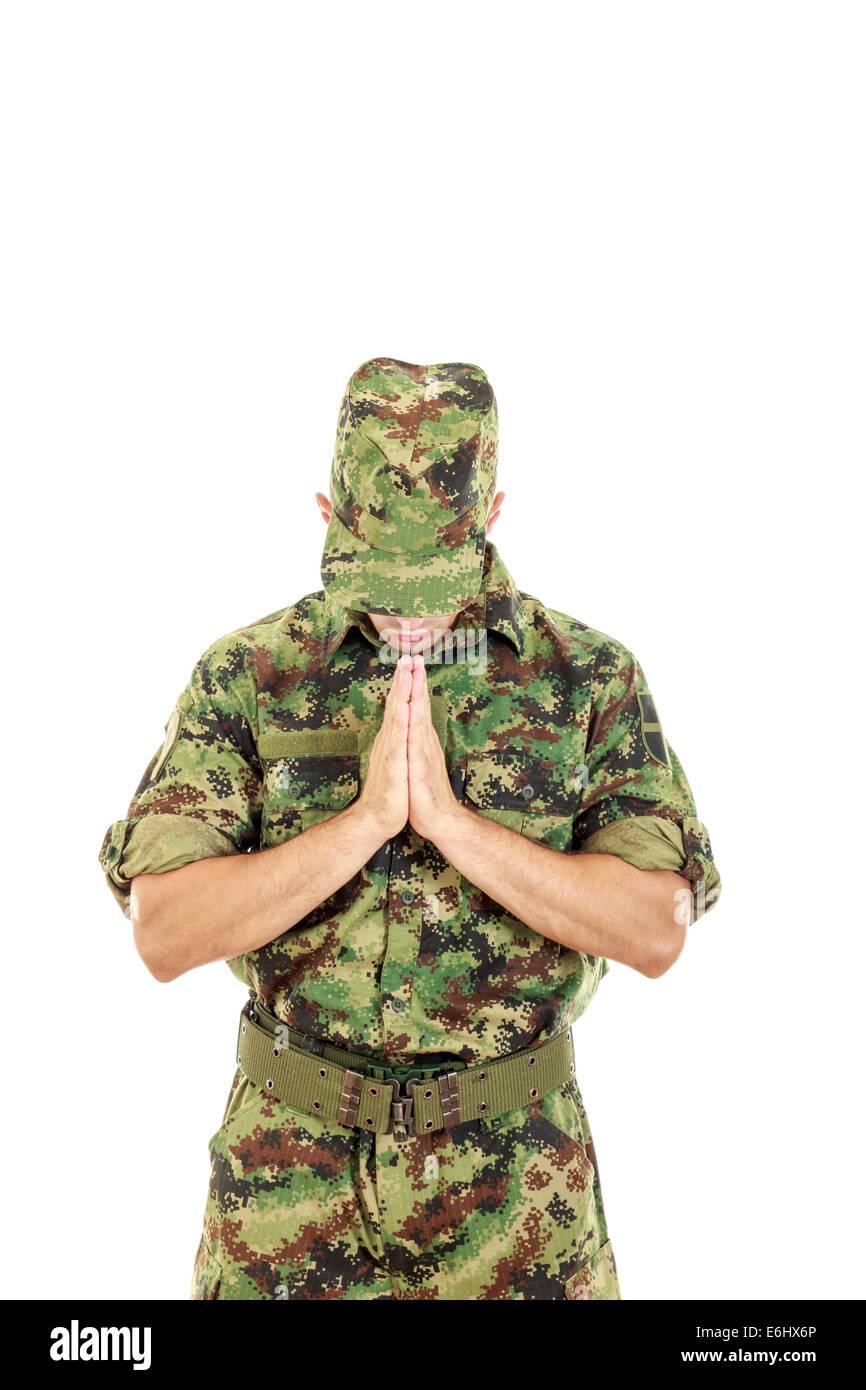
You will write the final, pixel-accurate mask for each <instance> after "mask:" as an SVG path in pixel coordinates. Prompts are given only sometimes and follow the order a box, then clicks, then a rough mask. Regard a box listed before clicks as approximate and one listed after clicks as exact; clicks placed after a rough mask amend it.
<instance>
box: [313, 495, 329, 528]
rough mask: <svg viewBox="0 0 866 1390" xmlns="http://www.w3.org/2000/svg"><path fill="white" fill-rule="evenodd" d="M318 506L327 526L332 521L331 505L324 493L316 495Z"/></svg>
mask: <svg viewBox="0 0 866 1390" xmlns="http://www.w3.org/2000/svg"><path fill="white" fill-rule="evenodd" d="M316 505H317V507H318V508H319V511H320V512H321V513H322V520H323V521H324V523H325V525H327V524H328V522H329V521H330V520H331V510H332V509H331V504H330V502H329V501H328V499H327V497H326V496H325V494H324V493H323V492H317V493H316Z"/></svg>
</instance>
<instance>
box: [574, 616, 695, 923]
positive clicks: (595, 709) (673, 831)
mask: <svg viewBox="0 0 866 1390" xmlns="http://www.w3.org/2000/svg"><path fill="white" fill-rule="evenodd" d="M583 774H584V775H583V791H582V796H581V799H580V804H579V810H578V814H577V816H576V818H575V824H574V841H573V847H574V849H576V850H579V851H581V852H582V853H586V854H615V855H617V856H618V857H619V858H620V859H624V860H626V861H627V862H628V863H629V864H633V865H634V866H635V868H638V869H671V870H673V871H674V872H675V873H678V874H681V875H682V876H683V877H684V878H687V879H688V880H689V882H690V884H691V886H692V890H693V896H694V915H695V916H701V915H703V913H704V912H706V911H708V910H709V908H711V907H712V906H713V905H714V904H715V903H716V902H717V901H718V898H719V894H720V893H721V878H720V875H719V871H718V868H717V867H716V863H715V860H714V858H713V851H712V846H711V844H710V837H709V833H708V831H707V828H706V826H705V825H704V824H703V823H702V822H701V821H700V820H699V819H698V815H697V810H696V808H695V802H694V797H693V796H692V791H691V787H690V786H689V783H688V780H687V779H686V775H685V773H684V771H683V768H682V765H681V763H680V761H679V759H678V758H677V756H676V754H675V753H674V751H673V749H672V748H671V747H670V745H669V744H668V743H667V740H666V739H665V736H664V733H663V732H662V728H661V723H660V721H659V717H658V714H657V711H656V708H655V702H654V701H653V698H652V696H651V694H650V691H649V688H648V686H647V683H646V679H645V677H644V674H643V671H642V670H641V668H640V666H639V665H638V663H637V662H636V661H635V659H634V657H633V656H631V654H630V653H629V652H627V651H626V650H625V649H624V648H622V647H620V646H619V644H617V643H608V644H606V645H605V647H604V649H603V650H602V651H601V652H600V654H599V659H598V660H597V662H596V667H595V672H594V679H593V700H592V711H591V715H590V723H589V729H588V733H587V745H586V756H585V763H584V768H583Z"/></svg>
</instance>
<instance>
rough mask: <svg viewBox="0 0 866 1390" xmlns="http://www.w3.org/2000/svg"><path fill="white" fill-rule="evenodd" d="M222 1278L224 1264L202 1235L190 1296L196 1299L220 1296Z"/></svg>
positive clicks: (210, 1298)
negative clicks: (221, 1263)
mask: <svg viewBox="0 0 866 1390" xmlns="http://www.w3.org/2000/svg"><path fill="white" fill-rule="evenodd" d="M221 1278H222V1266H221V1265H220V1262H219V1260H218V1259H217V1258H216V1256H215V1255H214V1253H213V1251H212V1250H211V1248H210V1246H209V1245H208V1243H207V1241H206V1240H205V1238H204V1236H202V1238H201V1240H200V1241H199V1243H198V1250H197V1251H196V1257H195V1265H194V1267H193V1274H192V1289H191V1291H190V1297H191V1298H193V1299H196V1300H198V1299H203V1300H212V1299H217V1298H219V1287H220V1279H221Z"/></svg>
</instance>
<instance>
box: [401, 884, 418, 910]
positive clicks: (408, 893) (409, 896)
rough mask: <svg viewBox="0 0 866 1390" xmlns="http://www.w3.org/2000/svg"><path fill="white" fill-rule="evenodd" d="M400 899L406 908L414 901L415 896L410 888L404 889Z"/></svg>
mask: <svg viewBox="0 0 866 1390" xmlns="http://www.w3.org/2000/svg"><path fill="white" fill-rule="evenodd" d="M400 897H401V898H402V899H403V901H404V903H405V904H406V906H407V907H408V906H409V904H410V903H413V902H414V901H415V894H414V893H413V892H412V889H411V888H404V889H403V892H402V893H401V894H400Z"/></svg>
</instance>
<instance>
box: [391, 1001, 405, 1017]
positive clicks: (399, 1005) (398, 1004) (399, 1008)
mask: <svg viewBox="0 0 866 1390" xmlns="http://www.w3.org/2000/svg"><path fill="white" fill-rule="evenodd" d="M405 1007H406V1003H405V1000H403V999H392V1000H391V1008H392V1009H393V1010H394V1012H395V1014H401V1013H402V1012H403V1010H404V1009H405Z"/></svg>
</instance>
